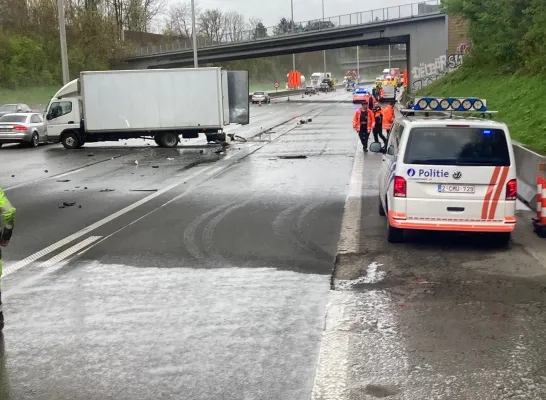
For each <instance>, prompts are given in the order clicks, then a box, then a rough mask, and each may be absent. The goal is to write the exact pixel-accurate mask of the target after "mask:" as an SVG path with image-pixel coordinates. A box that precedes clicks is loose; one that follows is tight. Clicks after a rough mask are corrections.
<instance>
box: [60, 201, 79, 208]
mask: <svg viewBox="0 0 546 400" xmlns="http://www.w3.org/2000/svg"><path fill="white" fill-rule="evenodd" d="M74 204H76V202H75V201H63V206H65V207H72V206H73V205H74Z"/></svg>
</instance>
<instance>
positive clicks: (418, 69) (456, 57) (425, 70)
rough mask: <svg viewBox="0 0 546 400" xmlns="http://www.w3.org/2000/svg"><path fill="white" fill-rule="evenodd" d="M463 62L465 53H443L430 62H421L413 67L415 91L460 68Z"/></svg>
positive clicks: (413, 86) (413, 87)
mask: <svg viewBox="0 0 546 400" xmlns="http://www.w3.org/2000/svg"><path fill="white" fill-rule="evenodd" d="M462 63H463V54H461V53H459V54H449V55H441V56H439V57H436V58H435V59H434V62H430V63H428V64H425V63H420V64H419V66H415V67H413V68H412V69H411V74H412V76H413V84H412V89H413V91H416V90H420V89H422V88H424V87H425V86H427V85H429V84H431V83H432V82H434V81H436V80H438V79H440V78H441V77H443V76H444V75H445V74H447V73H448V72H450V71H453V70H455V69H457V68H459V67H460V66H461V65H462Z"/></svg>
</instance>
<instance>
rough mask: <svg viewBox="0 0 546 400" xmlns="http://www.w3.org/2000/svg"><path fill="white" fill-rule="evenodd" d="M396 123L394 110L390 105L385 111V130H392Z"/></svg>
mask: <svg viewBox="0 0 546 400" xmlns="http://www.w3.org/2000/svg"><path fill="white" fill-rule="evenodd" d="M393 122H394V108H393V107H392V106H391V105H390V104H389V105H388V106H387V107H385V108H384V109H383V129H387V130H388V129H391V128H392V124H393Z"/></svg>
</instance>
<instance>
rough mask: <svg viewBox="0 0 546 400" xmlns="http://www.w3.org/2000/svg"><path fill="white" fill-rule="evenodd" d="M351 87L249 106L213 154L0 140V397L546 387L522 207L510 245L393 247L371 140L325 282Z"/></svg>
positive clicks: (414, 395) (492, 392) (344, 162)
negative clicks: (8, 238)
mask: <svg viewBox="0 0 546 400" xmlns="http://www.w3.org/2000/svg"><path fill="white" fill-rule="evenodd" d="M347 98H348V95H346V94H344V93H342V92H337V93H333V94H329V95H322V97H321V96H319V97H315V98H313V99H312V100H313V101H309V99H307V100H303V101H302V100H301V99H298V100H299V101H298V102H294V101H293V102H291V103H286V102H281V103H279V104H271V105H267V106H262V107H256V106H253V107H252V113H251V115H252V120H251V124H250V125H249V126H246V127H232V128H230V132H231V133H237V134H239V135H241V136H243V137H246V138H248V139H249V140H248V142H246V143H235V144H234V145H233V146H231V149H230V150H228V151H227V152H226V153H225V154H216V153H215V151H216V149H211V148H207V147H206V146H201V147H199V146H196V147H192V148H184V147H180V148H178V149H176V150H169V149H159V148H157V147H155V146H154V145H152V146H147V145H146V144H145V143H142V142H141V141H127V142H120V143H114V144H111V143H106V144H104V143H102V144H92V145H90V146H86V148H85V149H82V150H80V151H65V150H64V149H62V148H60V147H59V145H50V146H44V147H40V148H39V149H34V150H30V149H19V148H14V147H13V146H6V147H5V148H2V149H0V159H1V160H2V171H1V172H0V179H1V181H0V182H1V184H2V185H3V186H4V187H7V188H8V191H7V194H8V196H9V197H10V199H11V200H12V202H13V203H14V204H15V205H16V207H17V208H18V224H17V231H16V234H15V235H14V238H13V240H12V243H10V246H9V247H8V248H7V249H6V250H5V253H4V254H5V268H4V271H5V279H4V293H3V298H4V303H5V304H4V312H5V315H6V320H7V322H6V328H5V330H4V345H3V346H0V350H1V352H0V361H1V363H0V367H1V368H0V380H1V381H0V399H48V400H50V399H51V400H53V399H55V400H64V399H67V400H68V399H85V400H87V399H120V400H125V399H137V400H138V399H146V400H147V399H199V400H200V399H203V400H204V399H209V400H211V399H286V400H292V399H294V400H299V399H309V398H311V396H313V398H315V399H336V400H344V399H351V400H353V399H374V398H381V397H388V396H390V397H388V398H393V399H429V398H445V399H459V398H460V399H471V398H472V399H474V398H479V399H498V398H509V397H508V396H509V395H511V394H514V395H515V396H516V397H511V398H525V399H535V398H536V399H541V398H546V389H545V388H546V378H545V372H544V371H545V370H544V366H545V364H546V363H545V362H544V356H543V355H542V354H543V353H544V351H543V350H544V344H543V343H545V341H544V336H545V334H544V333H543V332H544V328H545V325H546V324H545V322H544V300H545V296H546V294H545V293H544V287H546V286H543V285H544V284H546V276H545V274H544V268H545V267H546V254H545V253H546V252H545V251H544V248H545V247H546V246H544V242H540V240H538V239H536V238H534V237H533V236H532V235H530V234H529V232H528V226H526V225H525V222H523V223H522V224H520V228H518V232H517V233H516V235H515V236H514V244H513V246H512V248H511V249H510V250H500V249H496V248H494V247H491V246H489V247H488V246H485V245H478V244H477V242H478V240H477V239H476V238H475V237H474V238H468V237H463V238H459V237H453V236H437V235H433V236H432V237H431V236H430V235H428V236H427V235H415V236H414V237H412V238H411V240H410V242H409V243H406V244H403V245H397V246H393V245H388V244H387V243H386V242H385V239H384V221H383V220H382V219H381V218H380V217H379V216H377V204H376V199H377V197H376V193H377V192H376V180H377V179H376V171H377V168H378V165H379V163H380V162H381V161H380V157H378V156H377V155H372V154H368V155H366V157H365V159H364V162H363V170H359V171H357V173H358V174H359V175H360V176H361V178H362V196H363V197H362V199H361V201H360V203H359V205H358V206H359V213H360V215H361V217H362V218H361V224H359V229H358V232H353V233H354V237H355V238H358V240H357V242H355V243H356V245H355V246H356V247H355V249H354V251H352V252H349V253H347V254H341V255H338V261H337V263H336V266H335V275H334V289H335V290H330V283H331V277H332V272H334V259H335V257H336V254H337V253H338V239H339V236H340V231H341V232H342V233H343V232H344V231H346V229H347V227H345V226H344V224H345V221H346V219H344V207H345V206H346V202H345V200H346V196H347V193H348V190H349V189H350V186H351V185H352V182H353V179H352V176H351V174H352V170H353V162H354V160H355V154H357V158H358V157H360V156H361V155H360V154H358V153H355V151H357V146H356V144H357V143H356V135H355V134H354V132H353V131H352V130H351V129H350V124H351V117H352V112H353V110H354V106H353V105H352V104H347V103H344V102H342V103H338V101H339V100H346V99H347ZM325 101H326V102H325ZM321 103H322V104H321ZM301 118H312V122H310V123H308V124H305V125H302V126H297V125H296V121H298V120H299V119H301ZM286 121H289V122H287V123H285V122H286ZM283 123H284V124H283ZM279 124H282V125H280V126H277V125H279ZM273 127H275V128H274V129H272V131H271V132H270V133H267V134H264V135H261V137H255V138H254V139H250V138H251V137H253V136H254V135H256V134H257V133H259V132H260V131H263V130H268V129H270V128H273ZM126 143H127V144H126ZM188 144H190V145H195V144H196V141H192V142H188ZM197 144H199V143H198V142H197ZM291 155H306V156H307V158H306V159H282V158H279V156H291ZM135 160H138V165H136V164H135ZM154 167H155V168H154ZM45 170H47V171H48V172H47V173H46V172H44V171H45ZM12 175H13V176H12ZM53 175H56V176H53ZM353 175H354V173H353ZM51 176H53V177H51ZM6 182H7V183H6ZM63 202H68V203H69V204H71V203H75V204H74V205H72V206H62V203H63ZM80 206H81V208H80ZM524 213H525V212H524V211H522V221H524V219H523V218H524V217H525V214H524ZM345 214H347V209H345ZM359 220H360V218H359ZM1 344H2V343H1V342H0V345H1ZM315 375H316V377H315ZM518 391H519V392H518ZM312 393H313V394H312ZM518 395H519V396H520V397H517V396H518ZM503 396H504V397H503Z"/></svg>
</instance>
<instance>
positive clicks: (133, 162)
mask: <svg viewBox="0 0 546 400" xmlns="http://www.w3.org/2000/svg"><path fill="white" fill-rule="evenodd" d="M123 164H135V165H138V160H123Z"/></svg>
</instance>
